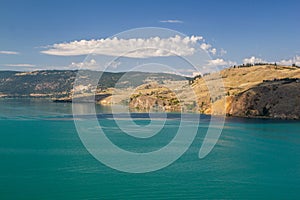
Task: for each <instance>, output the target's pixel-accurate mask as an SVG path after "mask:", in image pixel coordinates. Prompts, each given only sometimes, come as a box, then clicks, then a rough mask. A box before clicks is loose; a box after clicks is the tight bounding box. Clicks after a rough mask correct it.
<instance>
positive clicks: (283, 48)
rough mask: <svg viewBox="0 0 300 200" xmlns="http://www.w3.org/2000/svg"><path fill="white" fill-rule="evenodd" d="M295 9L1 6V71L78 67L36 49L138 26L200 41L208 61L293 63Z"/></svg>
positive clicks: (261, 4)
mask: <svg viewBox="0 0 300 200" xmlns="http://www.w3.org/2000/svg"><path fill="white" fill-rule="evenodd" d="M299 10H300V1H267V0H257V1H221V0H220V1H216V0H210V1H195V0H194V1H192V0H187V1H186V0H185V1H183V0H181V1H162V0H161V1H126V2H125V1H114V0H112V1H111V0H110V1H92V0H87V1H83V0H82V1H76V0H72V1H71V0H68V1H66V0H65V1H64V0H60V1H58V0H57V1H56V0H51V1H46V0H45V1H38V0H36V1H30V0H27V1H22V0H20V1H15V0H7V1H6V0H1V2H0V70H1V69H2V70H4V69H11V70H30V69H41V68H44V67H45V68H46V67H48V68H59V67H60V66H69V65H70V63H72V62H75V63H77V62H82V60H83V59H84V58H85V56H84V55H76V56H59V55H49V54H44V53H41V51H43V50H44V49H45V48H42V47H45V46H48V45H53V44H57V43H64V42H65V43H69V42H72V41H75V40H82V39H83V40H91V39H100V38H107V37H110V36H112V35H114V34H117V33H119V32H122V31H125V30H128V29H133V28H139V27H163V28H169V29H173V30H176V31H179V32H181V33H183V34H186V35H188V36H192V35H196V36H203V37H204V38H205V42H206V43H207V44H210V45H211V46H212V48H216V49H217V50H218V52H220V51H222V52H224V53H222V55H221V54H220V53H219V54H217V55H212V57H213V59H219V60H221V59H222V60H223V61H226V62H228V63H229V61H231V63H233V62H236V63H243V61H244V59H245V58H246V59H251V57H252V60H255V59H257V60H258V61H259V59H260V60H263V61H270V62H274V61H277V62H280V61H282V60H285V61H287V63H288V61H291V60H292V61H293V62H298V60H297V59H300V58H299V57H298V55H300V48H299V47H300V26H299V21H300V12H299ZM168 20H177V22H180V23H168V22H167V21H168ZM162 21H165V22H162ZM170 22H176V21H170ZM222 49H223V50H225V51H226V54H225V51H223V50H222ZM14 52H15V54H14Z"/></svg>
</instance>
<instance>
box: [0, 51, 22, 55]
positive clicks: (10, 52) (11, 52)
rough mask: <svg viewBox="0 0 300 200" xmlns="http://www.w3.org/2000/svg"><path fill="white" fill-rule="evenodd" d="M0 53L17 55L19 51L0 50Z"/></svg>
mask: <svg viewBox="0 0 300 200" xmlns="http://www.w3.org/2000/svg"><path fill="white" fill-rule="evenodd" d="M0 54H5V55H17V54H20V53H19V52H16V51H0Z"/></svg>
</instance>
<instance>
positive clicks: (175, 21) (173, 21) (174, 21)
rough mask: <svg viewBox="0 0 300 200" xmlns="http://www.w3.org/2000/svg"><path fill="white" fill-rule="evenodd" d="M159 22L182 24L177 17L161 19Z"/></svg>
mask: <svg viewBox="0 0 300 200" xmlns="http://www.w3.org/2000/svg"><path fill="white" fill-rule="evenodd" d="M159 22H161V23H172V24H182V23H183V21H181V20H177V19H168V20H161V21H159Z"/></svg>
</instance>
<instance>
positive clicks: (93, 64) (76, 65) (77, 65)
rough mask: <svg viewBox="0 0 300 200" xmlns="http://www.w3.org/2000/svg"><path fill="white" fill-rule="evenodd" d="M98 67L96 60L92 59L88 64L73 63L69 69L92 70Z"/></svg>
mask: <svg viewBox="0 0 300 200" xmlns="http://www.w3.org/2000/svg"><path fill="white" fill-rule="evenodd" d="M95 67H97V62H96V60H94V59H91V60H90V61H87V62H72V63H71V64H70V65H69V68H71V69H74V68H75V69H82V68H86V69H90V68H95Z"/></svg>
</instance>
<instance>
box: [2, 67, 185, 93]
mask: <svg viewBox="0 0 300 200" xmlns="http://www.w3.org/2000/svg"><path fill="white" fill-rule="evenodd" d="M77 72H78V71H76V70H43V71H33V72H18V71H0V97H39V98H41V97H47V98H53V97H55V98H61V97H69V96H70V95H71V92H72V89H73V84H74V81H75V78H76V75H77ZM99 73H100V72H95V71H89V70H86V71H83V72H81V73H80V74H81V75H82V77H81V78H82V79H84V80H85V82H86V83H87V85H88V83H89V80H90V79H94V78H98V76H99ZM124 75H125V73H124V72H120V73H111V72H104V73H103V74H102V76H101V79H100V80H99V83H98V89H99V90H104V89H107V88H111V87H114V86H115V84H116V83H117V82H118V81H119V80H120V82H118V87H120V88H122V87H123V88H128V87H136V86H138V85H141V84H143V83H147V82H148V81H153V80H154V81H157V82H161V81H162V80H174V81H176V80H181V79H182V78H183V77H181V76H179V75H173V74H165V73H146V72H127V73H126V75H125V76H124Z"/></svg>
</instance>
